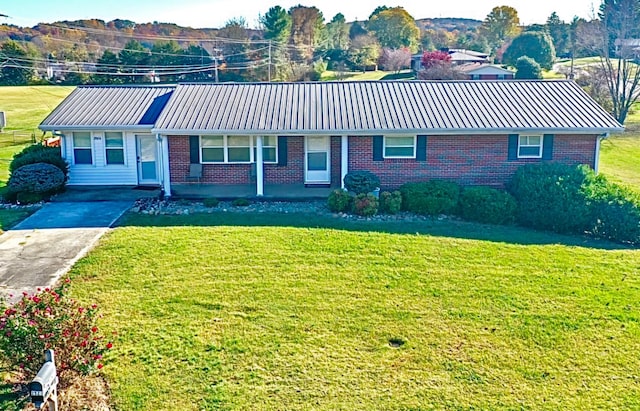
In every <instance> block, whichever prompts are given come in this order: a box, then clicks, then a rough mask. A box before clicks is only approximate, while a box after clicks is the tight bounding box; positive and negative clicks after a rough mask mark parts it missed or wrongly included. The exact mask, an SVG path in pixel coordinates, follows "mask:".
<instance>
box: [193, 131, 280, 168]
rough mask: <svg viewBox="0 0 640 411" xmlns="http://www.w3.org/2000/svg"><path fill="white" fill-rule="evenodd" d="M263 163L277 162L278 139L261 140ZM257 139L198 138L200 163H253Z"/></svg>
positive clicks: (268, 137)
mask: <svg viewBox="0 0 640 411" xmlns="http://www.w3.org/2000/svg"><path fill="white" fill-rule="evenodd" d="M262 142H263V147H262V153H263V159H264V162H265V163H277V162H278V158H277V157H278V155H277V154H278V138H277V137H276V136H265V137H263V138H262ZM256 151H257V137H255V136H253V137H252V136H200V161H201V162H202V163H203V164H218V163H229V164H234V163H245V164H249V163H254V162H255V161H256V157H257V155H256Z"/></svg>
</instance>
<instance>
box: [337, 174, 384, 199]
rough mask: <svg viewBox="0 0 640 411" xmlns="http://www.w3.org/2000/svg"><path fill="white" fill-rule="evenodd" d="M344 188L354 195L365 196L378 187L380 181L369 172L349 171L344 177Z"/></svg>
mask: <svg viewBox="0 0 640 411" xmlns="http://www.w3.org/2000/svg"><path fill="white" fill-rule="evenodd" d="M344 187H345V188H346V189H347V190H348V191H350V192H352V193H355V194H367V193H370V192H372V191H373V190H375V189H376V188H378V187H380V179H379V178H378V176H377V175H375V174H373V173H372V172H371V171H364V170H363V171H351V172H349V173H347V175H346V176H344Z"/></svg>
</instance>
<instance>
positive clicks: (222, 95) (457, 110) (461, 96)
mask: <svg viewBox="0 0 640 411" xmlns="http://www.w3.org/2000/svg"><path fill="white" fill-rule="evenodd" d="M622 130H623V128H622V126H621V125H620V124H619V123H618V122H617V121H616V120H615V119H614V118H613V117H612V116H611V115H610V114H609V113H607V112H606V111H605V110H604V109H602V108H601V107H600V106H599V105H598V104H597V103H596V102H595V101H594V100H593V99H591V98H590V97H589V96H588V95H587V94H586V93H585V92H584V91H583V90H582V89H581V88H580V87H579V86H578V85H577V84H576V83H574V82H573V81H565V80H562V81H509V80H498V81H478V80H472V81H369V82H317V83H316V82H308V83H254V84H251V83H248V84H247V83H245V84H241V83H231V84H230V83H226V84H183V85H178V86H177V88H176V90H175V92H174V93H173V95H172V96H171V98H170V99H169V102H168V103H167V105H166V107H165V109H164V110H163V112H162V114H161V115H160V117H159V118H158V120H157V122H156V126H155V127H154V129H153V131H154V132H156V133H163V134H170V133H175V134H185V133H186V134H189V133H191V134H204V133H212V134H277V135H301V134H325V135H326V134H332V135H340V134H349V135H367V134H368V135H371V134H372V133H386V134H393V133H396V134H400V133H425V134H488V133H505V132H521V131H528V132H549V133H567V134H578V133H597V134H600V133H608V132H620V131H622Z"/></svg>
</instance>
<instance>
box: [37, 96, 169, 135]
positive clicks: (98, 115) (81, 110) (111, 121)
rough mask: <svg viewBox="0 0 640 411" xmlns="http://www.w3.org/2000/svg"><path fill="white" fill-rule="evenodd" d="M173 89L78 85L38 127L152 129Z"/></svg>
mask: <svg viewBox="0 0 640 411" xmlns="http://www.w3.org/2000/svg"><path fill="white" fill-rule="evenodd" d="M174 90H175V87H166V86H163V87H158V86H81V87H78V88H76V89H75V90H74V91H73V92H72V93H71V94H70V95H69V96H68V97H67V98H66V99H65V100H64V101H63V102H62V103H60V105H59V106H58V107H56V109H55V110H54V111H53V112H52V113H51V114H50V115H49V116H48V117H47V118H46V119H45V120H44V121H43V122H42V123H41V124H40V129H41V130H45V131H48V130H65V129H74V130H77V129H101V130H105V129H109V128H117V129H137V128H146V129H151V127H152V126H153V125H154V124H155V122H156V120H157V119H158V116H159V115H160V113H161V112H162V110H163V109H164V107H165V105H166V104H167V101H168V100H169V97H170V96H171V93H172V92H173V91H174Z"/></svg>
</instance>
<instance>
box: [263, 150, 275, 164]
mask: <svg viewBox="0 0 640 411" xmlns="http://www.w3.org/2000/svg"><path fill="white" fill-rule="evenodd" d="M262 156H263V157H264V161H267V162H270V163H275V162H276V149H275V148H263V149H262Z"/></svg>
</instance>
